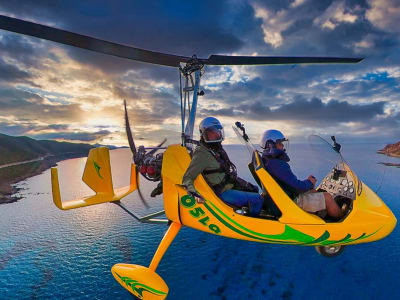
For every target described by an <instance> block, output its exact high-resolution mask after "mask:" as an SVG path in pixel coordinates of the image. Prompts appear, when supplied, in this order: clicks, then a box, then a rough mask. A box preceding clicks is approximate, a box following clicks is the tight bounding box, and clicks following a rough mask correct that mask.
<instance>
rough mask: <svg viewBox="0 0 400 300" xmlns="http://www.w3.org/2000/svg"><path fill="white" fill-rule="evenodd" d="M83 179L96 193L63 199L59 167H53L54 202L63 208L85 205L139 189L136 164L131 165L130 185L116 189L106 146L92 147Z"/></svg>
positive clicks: (125, 194) (107, 200)
mask: <svg viewBox="0 0 400 300" xmlns="http://www.w3.org/2000/svg"><path fill="white" fill-rule="evenodd" d="M82 180H83V181H84V182H85V183H86V184H87V185H88V186H89V187H90V188H91V189H92V190H93V191H94V192H95V193H96V195H94V196H87V197H83V198H78V199H74V200H69V201H61V193H60V186H59V182H58V171H57V168H51V184H52V190H53V202H54V204H55V205H56V206H57V207H58V208H59V209H63V210H67V209H72V208H78V207H84V206H89V205H94V204H100V203H106V202H113V201H118V200H120V199H122V198H123V197H125V196H127V195H128V194H130V193H132V192H133V191H135V190H136V189H137V186H138V184H139V183H138V182H137V176H136V166H135V164H132V166H131V180H130V185H128V186H125V187H121V188H118V189H116V190H114V188H113V183H112V176H111V165H110V152H109V149H108V148H106V147H99V148H94V149H91V150H90V152H89V156H88V158H87V161H86V166H85V170H84V172H83V176H82Z"/></svg>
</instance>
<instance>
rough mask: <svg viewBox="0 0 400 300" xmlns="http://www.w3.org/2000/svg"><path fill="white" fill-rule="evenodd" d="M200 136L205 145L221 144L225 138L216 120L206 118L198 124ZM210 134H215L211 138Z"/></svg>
mask: <svg viewBox="0 0 400 300" xmlns="http://www.w3.org/2000/svg"><path fill="white" fill-rule="evenodd" d="M199 129H200V135H201V136H202V137H203V140H204V141H205V142H206V143H218V142H222V141H223V140H224V138H225V135H224V128H223V127H222V125H221V122H220V121H218V119H217V118H214V117H207V118H205V119H204V120H203V121H201V122H200V125H199ZM210 132H213V133H215V134H214V135H213V136H211V135H212V134H210Z"/></svg>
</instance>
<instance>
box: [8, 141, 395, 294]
mask: <svg viewBox="0 0 400 300" xmlns="http://www.w3.org/2000/svg"><path fill="white" fill-rule="evenodd" d="M342 146H343V150H342V153H343V157H344V158H345V159H346V161H347V162H348V164H349V165H350V166H351V167H352V169H353V170H354V171H355V172H356V174H357V175H358V177H359V178H360V179H361V180H362V181H363V182H364V183H366V184H367V185H369V186H370V187H371V188H372V189H373V190H374V191H375V192H376V193H377V194H378V195H379V196H380V197H381V198H382V199H383V201H384V202H385V203H386V204H387V205H388V206H389V207H390V209H391V210H392V211H393V213H394V214H395V215H396V216H397V218H399V217H400V196H399V195H400V193H399V183H400V168H396V167H388V166H383V165H381V164H379V162H393V163H400V158H395V157H386V156H384V155H381V154H377V153H376V150H378V149H381V148H382V147H383V146H384V145H382V144H371V143H364V144H361V143H360V144H356V143H349V144H343V145H342ZM226 149H227V151H228V154H229V155H230V157H231V159H232V160H233V161H234V162H235V164H236V165H237V168H238V171H239V174H240V176H241V177H243V178H244V179H248V180H251V181H253V179H252V177H251V174H250V173H249V171H248V169H247V163H248V162H249V160H250V156H249V153H248V151H247V149H246V148H245V147H244V146H242V145H228V146H226ZM110 153H111V163H112V170H113V182H114V186H115V187H119V186H123V185H127V184H128V183H129V170H130V163H131V158H132V157H131V153H130V151H129V149H116V150H112V151H111V152H110ZM289 155H290V157H291V162H290V164H291V167H292V170H293V171H294V173H295V174H296V175H297V176H298V177H299V178H306V177H307V176H308V175H310V174H314V175H316V177H317V178H319V179H321V178H322V177H323V175H324V174H323V173H321V172H320V171H319V170H321V168H320V167H319V166H320V164H321V161H320V159H321V158H320V157H319V156H318V155H315V154H314V153H312V152H311V151H309V148H308V147H307V145H305V144H291V145H290V149H289ZM245 158H246V159H245ZM85 161H86V159H85V158H76V159H69V160H65V161H61V162H59V163H58V166H57V167H58V174H59V177H60V178H59V179H60V187H61V194H62V199H64V200H70V199H73V198H76V197H80V196H83V195H89V194H91V193H92V192H91V190H90V189H89V188H88V187H87V186H86V185H85V184H84V183H83V182H82V181H81V177H82V172H83V169H84V166H85ZM329 167H330V166H329ZM17 187H18V188H20V191H19V192H18V194H17V196H20V197H22V199H21V200H19V201H17V202H14V203H10V204H3V205H0V299H112V300H118V299H132V296H131V295H130V294H129V292H128V291H126V290H125V289H124V288H122V287H121V286H120V285H119V284H118V283H117V281H116V280H115V279H114V278H113V276H112V274H111V272H110V269H111V267H112V266H113V265H114V264H116V263H132V264H139V265H144V266H148V265H149V263H150V261H151V259H152V256H153V254H154V252H155V250H156V249H157V246H158V244H159V242H160V240H161V239H162V237H163V235H164V233H165V231H166V230H167V225H165V224H162V225H157V224H141V223H138V222H137V221H135V220H134V219H133V218H132V217H130V216H129V215H128V214H127V213H125V212H124V211H122V210H121V209H120V208H119V207H118V206H116V205H114V204H109V203H106V204H101V205H96V206H91V207H85V208H81V209H75V210H69V211H61V210H59V209H57V208H56V207H55V206H54V204H53V202H52V195H51V184H50V170H47V171H45V172H44V173H42V174H40V175H37V176H34V177H32V178H29V179H27V180H25V181H23V182H20V183H18V184H17ZM141 187H142V191H143V194H144V195H145V196H146V198H147V201H148V202H149V204H150V208H146V207H145V206H144V205H143V204H142V203H141V201H140V199H139V198H138V196H137V194H136V192H135V193H133V194H131V195H129V196H128V197H126V198H125V199H124V200H123V201H122V202H123V203H124V204H125V205H126V206H127V207H128V208H129V209H130V210H132V211H134V212H135V213H137V214H139V215H146V214H148V213H151V212H156V211H159V210H162V209H163V203H162V198H161V197H156V198H150V196H149V195H150V192H151V190H152V188H154V184H153V183H150V182H147V181H145V179H144V178H142V180H141ZM157 273H158V274H159V275H160V276H161V277H162V278H163V279H164V280H165V282H166V283H167V285H168V286H169V291H170V292H169V295H168V299H190V300H197V299H199V300H200V299H285V300H289V299H335V300H336V299H362V300H366V299H400V230H399V226H397V228H395V229H394V231H393V232H392V233H391V234H390V235H389V236H388V237H386V238H384V239H383V240H380V241H377V242H373V243H367V244H360V245H353V246H347V247H346V249H345V251H344V252H343V253H342V254H341V255H340V256H338V257H335V258H325V257H322V256H320V255H319V254H318V253H317V252H316V251H315V249H314V247H307V246H295V245H277V244H261V243H255V242H246V241H241V240H234V239H229V238H224V237H218V236H215V235H211V234H208V233H204V232H199V231H196V230H194V229H191V228H187V227H184V228H182V229H181V231H180V232H179V234H178V235H177V237H176V238H175V240H174V241H173V243H172V244H171V246H170V248H169V249H168V251H167V252H166V254H165V256H164V257H163V259H162V261H161V263H160V265H159V267H158V269H157Z"/></svg>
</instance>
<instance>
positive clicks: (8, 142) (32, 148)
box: [0, 133, 94, 165]
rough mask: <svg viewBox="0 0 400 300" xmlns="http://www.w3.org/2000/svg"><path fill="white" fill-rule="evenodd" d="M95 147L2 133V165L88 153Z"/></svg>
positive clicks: (0, 151)
mask: <svg viewBox="0 0 400 300" xmlns="http://www.w3.org/2000/svg"><path fill="white" fill-rule="evenodd" d="M93 147H94V146H92V145H88V144H75V143H67V142H56V141H49V140H34V139H31V138H29V137H26V136H20V137H13V136H9V135H5V134H1V133H0V165H3V164H8V163H14V162H20V161H26V160H31V159H35V158H38V157H42V156H46V155H60V154H67V153H88V151H89V149H90V148H93Z"/></svg>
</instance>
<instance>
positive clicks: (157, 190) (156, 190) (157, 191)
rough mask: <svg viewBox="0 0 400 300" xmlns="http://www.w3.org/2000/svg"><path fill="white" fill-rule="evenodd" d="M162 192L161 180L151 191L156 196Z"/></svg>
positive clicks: (152, 195)
mask: <svg viewBox="0 0 400 300" xmlns="http://www.w3.org/2000/svg"><path fill="white" fill-rule="evenodd" d="M161 194H162V183H161V182H160V183H159V184H158V185H157V187H156V188H155V189H154V190H153V191H152V192H151V194H150V196H151V197H152V198H154V197H155V196H158V195H161Z"/></svg>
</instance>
